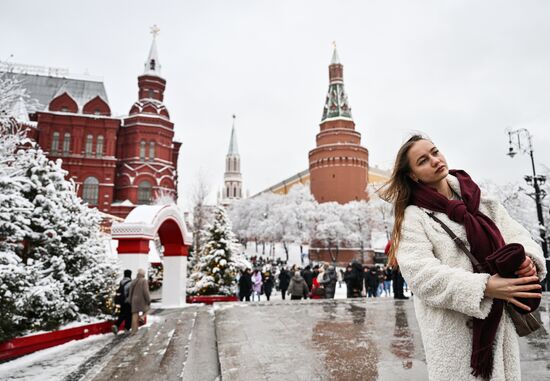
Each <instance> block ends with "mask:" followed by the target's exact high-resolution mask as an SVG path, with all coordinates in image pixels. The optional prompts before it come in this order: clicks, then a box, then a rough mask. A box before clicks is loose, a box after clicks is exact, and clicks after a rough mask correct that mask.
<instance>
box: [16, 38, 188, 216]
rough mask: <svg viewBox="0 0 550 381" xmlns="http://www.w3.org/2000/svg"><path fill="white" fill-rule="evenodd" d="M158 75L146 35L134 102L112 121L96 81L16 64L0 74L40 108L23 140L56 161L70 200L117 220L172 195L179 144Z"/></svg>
mask: <svg viewBox="0 0 550 381" xmlns="http://www.w3.org/2000/svg"><path fill="white" fill-rule="evenodd" d="M24 68H27V69H28V68H30V67H29V66H25V67H24ZM31 69H32V68H31ZM160 69H161V65H160V62H159V59H158V53H157V46H156V38H155V37H154V38H153V42H152V44H151V49H150V52H149V56H148V58H147V61H146V63H145V70H144V72H143V74H142V75H140V76H139V77H138V78H137V79H138V81H137V82H138V97H137V98H138V100H137V101H136V102H135V103H134V104H133V105H132V106H131V108H130V111H129V114H128V116H125V117H122V118H119V117H113V116H112V113H111V109H110V106H109V101H108V99H107V94H106V92H105V86H104V84H103V83H102V82H101V81H94V80H90V79H77V78H68V77H67V76H65V75H64V74H65V73H61V75H60V73H59V72H49V73H48V72H44V73H40V72H39V70H26V69H23V70H21V67H19V69H18V67H17V66H12V67H11V68H8V70H7V71H8V74H9V75H13V76H16V77H17V78H18V79H20V80H21V81H22V85H23V87H24V88H26V90H27V93H28V94H29V95H30V96H31V98H34V99H36V100H38V102H40V104H41V107H40V108H39V109H38V110H37V111H36V112H34V113H32V114H31V116H30V117H31V120H32V121H33V122H34V123H32V127H31V130H30V131H29V135H30V136H31V137H32V138H34V139H35V140H36V141H37V142H38V144H39V145H40V146H41V148H42V149H43V150H44V151H46V153H47V155H48V157H49V158H51V159H52V160H56V159H61V160H62V162H63V164H62V166H63V168H64V169H66V170H67V171H68V172H69V174H68V177H70V178H71V179H73V181H74V182H75V184H76V187H77V191H78V195H79V196H80V197H82V199H83V200H84V201H86V202H87V203H88V204H89V205H90V206H94V207H97V208H98V209H99V210H100V211H102V212H104V213H108V214H112V215H115V216H118V217H125V216H126V215H127V214H128V213H129V212H130V211H131V210H132V209H133V208H134V207H135V206H136V205H138V204H148V203H150V202H152V201H153V200H154V199H155V198H157V197H159V196H164V195H168V196H171V197H173V198H174V199H176V197H177V162H178V155H179V149H180V146H181V143H179V142H176V141H174V124H173V123H172V122H171V121H170V114H169V113H168V110H167V109H166V107H165V105H164V104H163V99H164V89H165V88H166V80H165V79H164V78H162V77H161V75H160ZM29 71H30V73H29Z"/></svg>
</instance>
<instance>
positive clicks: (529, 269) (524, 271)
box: [515, 264, 535, 276]
mask: <svg viewBox="0 0 550 381" xmlns="http://www.w3.org/2000/svg"><path fill="white" fill-rule="evenodd" d="M532 272H535V265H534V264H530V265H529V266H527V267H524V268H520V269H519V270H518V271H516V272H515V274H516V275H519V276H525V275H526V274H530V273H532Z"/></svg>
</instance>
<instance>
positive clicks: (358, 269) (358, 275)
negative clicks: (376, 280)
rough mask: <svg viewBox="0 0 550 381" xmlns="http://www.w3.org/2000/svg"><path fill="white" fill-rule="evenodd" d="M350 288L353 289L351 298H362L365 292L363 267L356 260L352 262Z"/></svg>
mask: <svg viewBox="0 0 550 381" xmlns="http://www.w3.org/2000/svg"><path fill="white" fill-rule="evenodd" d="M349 288H350V289H351V294H350V295H351V296H350V297H351V298H360V297H361V291H363V266H362V265H361V264H360V263H359V262H357V261H355V260H354V261H353V262H351V274H350V278H349Z"/></svg>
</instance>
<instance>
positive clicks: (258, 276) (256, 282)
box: [252, 269, 263, 302]
mask: <svg viewBox="0 0 550 381" xmlns="http://www.w3.org/2000/svg"><path fill="white" fill-rule="evenodd" d="M262 284H263V282H262V273H261V272H260V270H259V269H255V270H254V274H252V301H254V299H255V298H254V297H256V298H257V299H258V302H259V301H260V295H261V294H262Z"/></svg>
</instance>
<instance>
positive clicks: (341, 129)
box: [309, 47, 369, 204]
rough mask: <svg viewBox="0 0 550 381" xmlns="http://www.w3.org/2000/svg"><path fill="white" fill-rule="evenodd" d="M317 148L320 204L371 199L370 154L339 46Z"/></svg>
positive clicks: (312, 171) (315, 187) (314, 175)
mask: <svg viewBox="0 0 550 381" xmlns="http://www.w3.org/2000/svg"><path fill="white" fill-rule="evenodd" d="M316 143H317V144H316V145H317V146H316V147H315V148H314V149H312V150H311V151H309V175H310V189H311V193H312V194H313V196H314V197H315V199H316V200H317V201H318V202H321V203H322V202H329V201H336V202H338V203H340V204H345V203H347V202H350V201H359V200H368V192H367V184H368V171H369V152H368V150H367V149H366V148H365V147H363V146H361V134H360V133H359V132H357V131H355V123H354V121H353V118H352V115H351V107H350V105H349V102H348V97H347V94H346V92H345V90H344V66H343V65H342V64H341V63H340V59H339V57H338V52H337V50H336V47H334V51H333V54H332V60H331V63H330V65H329V88H328V94H327V97H326V101H325V106H324V109H323V116H322V118H321V124H320V132H319V133H318V134H317V136H316Z"/></svg>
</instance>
